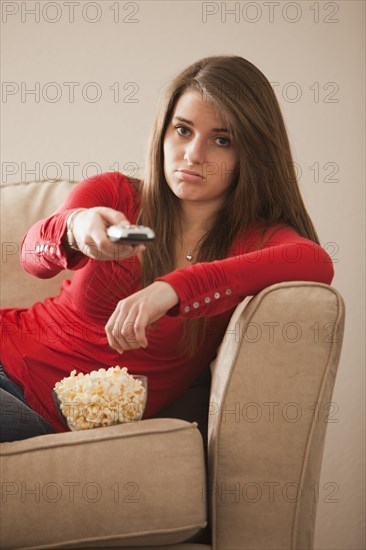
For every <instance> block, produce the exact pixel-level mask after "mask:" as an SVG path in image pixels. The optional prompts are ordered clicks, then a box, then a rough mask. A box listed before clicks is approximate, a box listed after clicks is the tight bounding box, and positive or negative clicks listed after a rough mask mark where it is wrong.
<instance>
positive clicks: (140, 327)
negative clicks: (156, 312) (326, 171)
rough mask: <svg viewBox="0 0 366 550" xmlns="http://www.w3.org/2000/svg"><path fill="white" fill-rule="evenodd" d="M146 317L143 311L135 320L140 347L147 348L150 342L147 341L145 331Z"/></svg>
mask: <svg viewBox="0 0 366 550" xmlns="http://www.w3.org/2000/svg"><path fill="white" fill-rule="evenodd" d="M144 317H145V316H144V315H143V314H142V312H140V313H139V314H138V315H137V317H136V321H135V333H136V336H137V338H138V340H139V342H140V347H142V348H146V347H147V346H148V344H149V343H148V341H147V338H146V332H145V329H146V325H147V322H146V318H144Z"/></svg>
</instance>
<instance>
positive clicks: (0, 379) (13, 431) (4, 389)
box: [0, 365, 56, 443]
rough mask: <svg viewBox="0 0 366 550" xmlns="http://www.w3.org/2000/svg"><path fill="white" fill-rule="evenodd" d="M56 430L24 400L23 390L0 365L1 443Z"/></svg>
mask: <svg viewBox="0 0 366 550" xmlns="http://www.w3.org/2000/svg"><path fill="white" fill-rule="evenodd" d="M55 432H56V430H55V429H54V428H53V427H52V426H51V424H49V423H48V422H47V421H46V420H45V419H44V418H43V417H42V416H41V415H39V414H38V413H36V412H35V411H34V410H33V409H31V407H30V406H29V405H28V403H27V402H26V400H25V399H24V394H23V390H22V388H21V387H20V386H18V385H17V384H15V382H13V381H12V380H10V378H8V376H7V375H6V372H5V371H4V369H3V367H2V365H0V442H2V443H3V442H5V441H19V440H20V439H27V438H29V437H35V436H36V435H44V434H49V433H55Z"/></svg>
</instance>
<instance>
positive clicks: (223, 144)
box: [216, 137, 231, 147]
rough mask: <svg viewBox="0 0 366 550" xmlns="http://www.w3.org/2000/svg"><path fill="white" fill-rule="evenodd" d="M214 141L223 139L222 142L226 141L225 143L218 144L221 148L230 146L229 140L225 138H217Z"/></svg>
mask: <svg viewBox="0 0 366 550" xmlns="http://www.w3.org/2000/svg"><path fill="white" fill-rule="evenodd" d="M216 139H223V140H224V141H226V143H220V144H219V145H220V146H221V147H229V146H230V145H231V143H230V140H229V139H228V138H226V137H218V138H216Z"/></svg>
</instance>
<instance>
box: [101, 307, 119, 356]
mask: <svg viewBox="0 0 366 550" xmlns="http://www.w3.org/2000/svg"><path fill="white" fill-rule="evenodd" d="M117 318H118V311H117V310H115V311H114V312H113V313H112V315H111V316H110V318H109V319H108V321H107V324H106V325H105V327H104V330H105V332H106V335H107V340H108V345H109V346H110V347H111V348H112V349H114V350H116V351H118V352H119V353H123V348H122V347H121V345H120V344H119V341H118V339H116V338H115V334H116V324H117V325H118V322H117ZM117 330H118V327H117Z"/></svg>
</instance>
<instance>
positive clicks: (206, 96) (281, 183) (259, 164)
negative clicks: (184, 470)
mask: <svg viewBox="0 0 366 550" xmlns="http://www.w3.org/2000/svg"><path fill="white" fill-rule="evenodd" d="M186 91H198V92H200V93H201V94H202V100H204V101H207V102H210V103H211V104H212V105H213V106H214V108H215V109H217V112H219V113H220V116H221V117H222V119H223V121H225V122H226V124H227V125H228V127H229V129H230V130H231V133H232V137H233V140H234V143H235V144H236V145H237V146H238V152H239V162H238V170H237V172H236V173H235V174H234V175H233V178H232V183H231V186H230V188H229V191H228V194H227V198H226V201H225V203H224V204H223V206H222V208H221V210H220V211H219V212H218V213H217V216H216V219H215V221H214V222H213V224H212V225H211V228H210V230H209V231H208V232H207V233H206V235H205V237H204V239H202V241H201V244H200V247H199V249H198V253H197V256H196V260H195V261H197V262H203V261H205V262H207V261H213V260H220V259H223V258H225V257H227V255H228V251H229V249H230V246H231V244H232V243H233V241H234V239H235V237H237V236H238V235H242V234H243V233H245V232H246V231H248V229H249V228H250V227H251V226H253V225H255V224H256V223H257V222H259V221H261V222H264V224H263V233H262V235H264V233H265V231H266V230H267V229H269V228H270V227H271V226H273V225H274V224H278V223H283V224H285V225H287V226H290V227H292V228H294V229H295V230H296V231H297V232H298V233H299V234H300V235H301V236H303V237H306V238H308V239H310V240H312V241H314V242H316V243H317V244H320V243H319V239H318V235H317V233H316V231H315V228H314V226H313V224H312V222H311V219H310V217H309V215H308V213H307V211H306V208H305V205H304V202H303V200H302V197H301V194H300V190H299V186H298V182H297V177H296V172H295V168H294V163H293V159H292V153H291V149H290V144H289V140H288V137H287V132H286V127H285V123H284V120H283V117H282V113H281V110H280V107H279V104H278V101H277V98H276V96H275V94H274V91H273V89H272V87H271V85H270V83H269V81H268V80H267V79H266V77H265V76H264V75H263V74H262V72H261V71H260V70H259V69H257V68H256V67H255V66H254V65H253V64H252V63H250V62H249V61H248V60H246V59H244V58H242V57H239V56H233V55H221V56H210V57H205V58H203V59H200V60H199V61H196V62H195V63H193V64H192V65H190V66H189V67H187V68H186V69H184V70H183V71H182V72H180V73H179V74H178V75H177V76H176V77H175V78H174V79H173V80H172V81H171V82H169V83H168V85H167V86H166V89H165V90H163V93H162V95H161V96H160V98H159V101H158V105H157V109H156V113H155V116H154V119H153V124H152V128H151V133H150V136H149V141H148V147H147V156H146V163H145V164H146V171H145V174H144V185H143V190H142V197H141V206H142V208H141V212H140V215H139V218H138V221H137V223H142V224H144V225H147V226H150V227H152V228H154V229H155V230H156V240H155V242H154V244H153V245H149V246H148V247H147V249H146V251H145V252H144V261H143V266H142V277H143V286H147V285H148V284H150V283H152V282H153V281H154V279H155V278H156V277H158V276H161V275H164V274H166V273H168V272H170V271H172V270H173V269H174V259H175V242H176V238H177V235H178V229H179V220H180V205H179V203H180V200H179V199H178V198H177V197H176V196H175V195H174V194H173V192H172V191H171V189H170V188H169V186H168V184H167V182H166V180H165V176H164V153H163V141H164V136H165V132H166V129H167V126H168V124H169V123H170V120H171V117H172V115H173V111H174V108H175V105H176V103H177V101H178V99H179V97H180V96H181V95H182V94H183V93H184V92H186ZM205 321H207V319H206V318H199V319H189V320H187V321H186V326H185V331H184V334H183V339H182V344H183V350H184V352H185V353H186V354H187V355H189V356H192V355H193V354H194V353H195V351H196V350H197V345H198V341H200V342H201V344H202V345H204V342H205V341H206V339H205V335H206V332H205V330H206V329H205ZM157 327H158V324H157Z"/></svg>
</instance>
